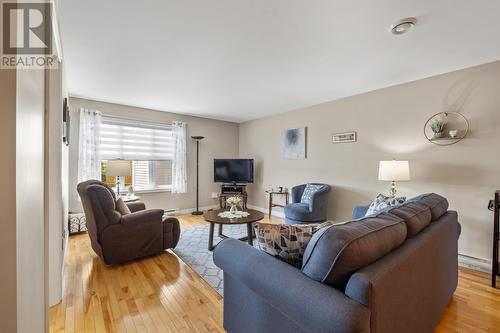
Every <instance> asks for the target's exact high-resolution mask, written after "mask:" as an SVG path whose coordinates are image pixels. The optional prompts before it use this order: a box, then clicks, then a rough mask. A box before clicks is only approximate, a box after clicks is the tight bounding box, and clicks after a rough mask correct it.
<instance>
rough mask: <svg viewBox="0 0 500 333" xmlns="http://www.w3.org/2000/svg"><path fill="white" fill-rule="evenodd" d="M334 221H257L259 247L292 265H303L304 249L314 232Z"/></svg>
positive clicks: (256, 232)
mask: <svg viewBox="0 0 500 333" xmlns="http://www.w3.org/2000/svg"><path fill="white" fill-rule="evenodd" d="M331 224H333V222H324V223H311V224H271V223H261V222H259V223H256V224H255V226H254V228H255V236H256V238H257V241H258V244H259V249H260V250H262V251H264V252H266V253H267V254H269V255H272V256H273V257H275V258H278V259H280V260H282V261H284V262H286V263H289V264H290V265H293V266H296V267H301V266H302V257H303V255H304V250H305V248H306V246H307V244H308V243H309V241H310V240H311V238H312V236H313V234H314V233H315V232H316V231H317V230H318V229H319V228H321V227H325V226H327V225H331Z"/></svg>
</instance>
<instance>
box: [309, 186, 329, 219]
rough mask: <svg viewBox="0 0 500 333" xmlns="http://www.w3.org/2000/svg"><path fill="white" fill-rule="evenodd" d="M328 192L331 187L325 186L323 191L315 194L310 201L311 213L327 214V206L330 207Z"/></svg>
mask: <svg viewBox="0 0 500 333" xmlns="http://www.w3.org/2000/svg"><path fill="white" fill-rule="evenodd" d="M328 192H330V186H324V187H323V188H322V189H320V190H318V191H316V192H314V193H313V195H312V196H311V200H310V201H309V210H310V211H311V212H317V211H320V210H324V211H325V213H326V206H327V205H328V202H327V198H326V197H327V196H328Z"/></svg>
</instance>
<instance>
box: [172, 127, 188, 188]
mask: <svg viewBox="0 0 500 333" xmlns="http://www.w3.org/2000/svg"><path fill="white" fill-rule="evenodd" d="M172 134H173V137H174V156H173V160H172V193H186V192H187V162H186V123H183V122H181V121H174V122H173V123H172Z"/></svg>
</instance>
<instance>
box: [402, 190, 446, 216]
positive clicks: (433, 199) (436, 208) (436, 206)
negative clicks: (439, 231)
mask: <svg viewBox="0 0 500 333" xmlns="http://www.w3.org/2000/svg"><path fill="white" fill-rule="evenodd" d="M408 202H416V203H419V204H422V205H424V206H427V207H429V209H430V210H431V215H432V221H435V220H437V219H438V218H440V217H441V216H443V215H444V213H446V212H447V211H448V207H449V204H448V200H446V198H444V197H442V196H440V195H439V194H436V193H427V194H422V195H419V196H418V197H415V198H411V199H409V200H408Z"/></svg>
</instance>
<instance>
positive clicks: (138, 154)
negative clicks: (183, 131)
mask: <svg viewBox="0 0 500 333" xmlns="http://www.w3.org/2000/svg"><path fill="white" fill-rule="evenodd" d="M100 133H101V144H100V154H101V159H103V160H112V159H124V160H136V161H158V160H172V158H173V149H174V138H173V135H172V127H171V126H170V125H166V124H153V123H146V122H139V121H131V120H125V119H117V118H111V117H105V116H103V117H102V124H101V129H100Z"/></svg>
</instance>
